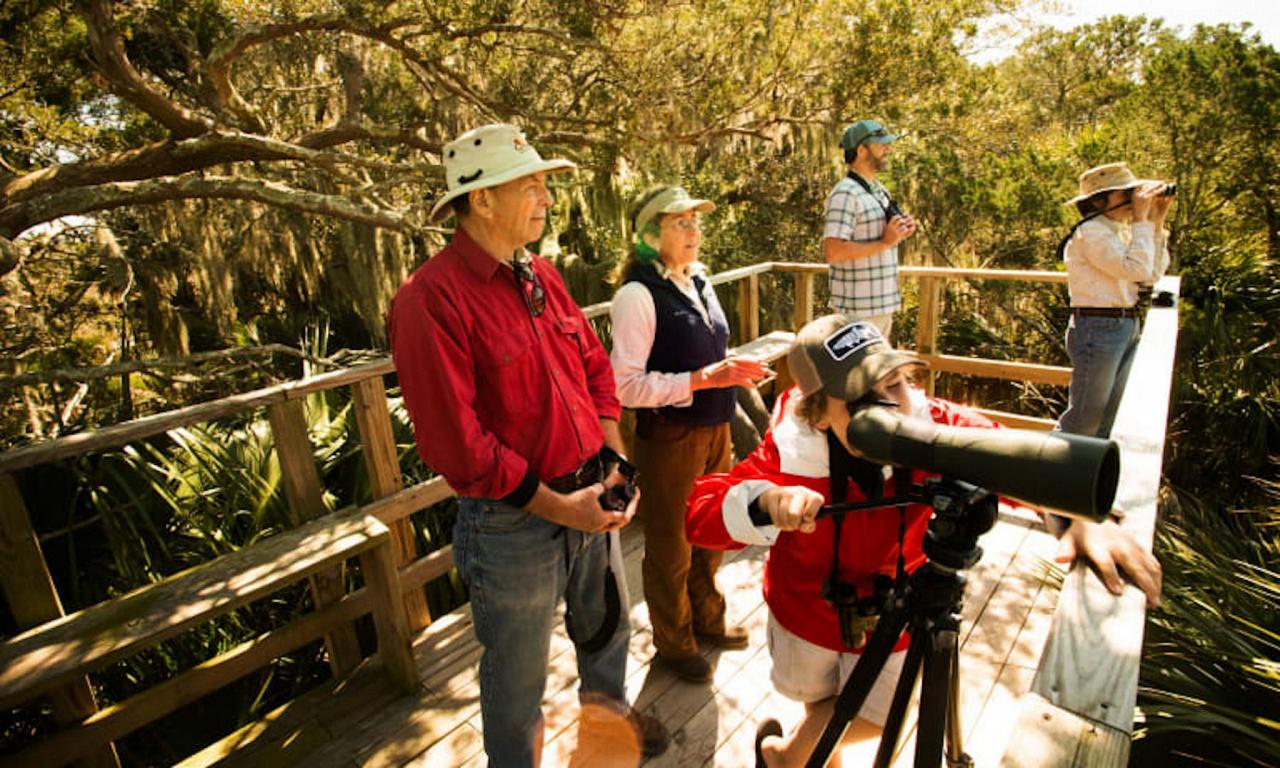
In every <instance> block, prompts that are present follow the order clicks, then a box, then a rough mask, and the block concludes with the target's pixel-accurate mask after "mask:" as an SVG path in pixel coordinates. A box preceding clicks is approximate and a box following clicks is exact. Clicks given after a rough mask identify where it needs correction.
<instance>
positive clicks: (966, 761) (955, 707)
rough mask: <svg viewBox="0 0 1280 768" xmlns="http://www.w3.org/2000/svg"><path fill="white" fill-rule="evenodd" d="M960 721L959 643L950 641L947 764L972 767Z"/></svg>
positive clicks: (951, 767) (956, 767) (952, 767)
mask: <svg viewBox="0 0 1280 768" xmlns="http://www.w3.org/2000/svg"><path fill="white" fill-rule="evenodd" d="M962 726H963V723H961V722H960V644H959V643H957V642H956V641H954V640H952V642H951V684H950V685H949V686H948V692H947V766H948V768H972V766H973V758H971V757H969V756H968V755H966V754H965V753H964V729H963V727H962Z"/></svg>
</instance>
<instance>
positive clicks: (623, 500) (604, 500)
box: [600, 447, 640, 512]
mask: <svg viewBox="0 0 1280 768" xmlns="http://www.w3.org/2000/svg"><path fill="white" fill-rule="evenodd" d="M600 464H601V469H602V472H601V475H602V477H601V478H600V479H601V480H606V479H608V477H609V475H610V474H612V472H613V468H614V467H617V468H618V472H619V473H620V474H621V475H622V477H623V478H624V482H622V483H619V484H618V485H614V486H610V487H609V488H605V489H604V493H602V494H600V506H601V507H602V508H604V509H607V510H609V511H610V512H625V511H626V509H627V505H628V504H630V503H631V500H632V499H634V498H635V497H636V490H637V489H636V479H637V478H639V477H640V471H639V470H637V469H636V465H634V464H632V463H631V462H629V461H627V460H626V459H624V458H623V457H622V456H621V455H620V454H619V453H618V452H617V451H615V450H613V449H612V448H608V447H605V448H602V449H600Z"/></svg>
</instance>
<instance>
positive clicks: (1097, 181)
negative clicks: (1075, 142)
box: [1065, 163, 1152, 205]
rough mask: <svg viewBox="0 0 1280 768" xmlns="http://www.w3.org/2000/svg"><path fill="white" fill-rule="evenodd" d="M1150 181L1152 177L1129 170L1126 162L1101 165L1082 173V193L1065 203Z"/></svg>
mask: <svg viewBox="0 0 1280 768" xmlns="http://www.w3.org/2000/svg"><path fill="white" fill-rule="evenodd" d="M1148 181H1152V179H1140V178H1138V177H1137V176H1135V175H1134V173H1133V171H1131V170H1129V166H1128V165H1126V164H1124V163H1107V164H1106V165H1099V166H1096V167H1093V168H1090V169H1089V170H1087V171H1085V172H1084V173H1082V174H1080V194H1078V195H1076V196H1075V197H1073V198H1071V199H1070V200H1068V201H1067V202H1066V203H1065V205H1073V204H1075V203H1078V202H1080V201H1081V200H1088V199H1089V198H1091V197H1093V196H1094V195H1096V194H1099V193H1101V192H1112V191H1114V190H1117V189H1133V188H1134V187H1140V186H1142V185H1143V184H1144V183H1146V182H1148Z"/></svg>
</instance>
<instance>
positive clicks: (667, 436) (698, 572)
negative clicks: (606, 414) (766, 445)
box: [635, 421, 732, 658]
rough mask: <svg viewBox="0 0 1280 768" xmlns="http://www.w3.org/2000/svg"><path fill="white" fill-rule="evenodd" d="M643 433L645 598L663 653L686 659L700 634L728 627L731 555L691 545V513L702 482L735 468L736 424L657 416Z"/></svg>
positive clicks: (639, 439) (639, 444)
mask: <svg viewBox="0 0 1280 768" xmlns="http://www.w3.org/2000/svg"><path fill="white" fill-rule="evenodd" d="M643 431H644V432H645V433H646V434H645V435H643V436H642V435H641V430H637V433H636V436H635V463H636V468H637V469H639V470H640V507H639V510H638V514H639V515H640V517H641V519H642V520H643V521H644V564H643V572H644V596H645V600H646V601H647V602H648V605H649V619H650V621H651V622H652V624H653V644H654V646H655V647H656V648H657V650H658V653H660V654H662V655H663V656H666V657H668V658H685V657H689V656H692V655H694V654H696V653H697V652H698V644H697V641H696V640H695V639H694V633H695V632H697V633H699V634H721V633H723V632H724V609H725V603H724V595H722V594H720V592H719V590H717V589H716V581H715V576H716V568H718V567H719V566H720V561H721V560H722V559H723V557H724V553H723V552H718V551H715V550H709V549H702V548H701V547H693V546H690V544H689V540H688V539H687V538H685V534H684V513H685V504H686V502H687V501H688V499H689V492H690V491H692V490H693V481H694V480H696V479H697V478H698V477H700V476H702V475H705V474H707V473H710V472H727V471H729V466H730V463H731V461H732V445H731V441H730V438H729V425H728V424H717V425H714V426H706V427H697V426H689V425H687V424H679V423H675V422H671V421H654V422H652V423H651V424H650V425H649V428H648V429H645V430H643Z"/></svg>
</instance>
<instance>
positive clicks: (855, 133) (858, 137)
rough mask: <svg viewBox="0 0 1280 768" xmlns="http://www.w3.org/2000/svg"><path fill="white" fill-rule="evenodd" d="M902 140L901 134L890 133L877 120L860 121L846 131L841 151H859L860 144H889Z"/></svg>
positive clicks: (841, 140) (841, 142) (842, 137)
mask: <svg viewBox="0 0 1280 768" xmlns="http://www.w3.org/2000/svg"><path fill="white" fill-rule="evenodd" d="M900 138H902V136H901V134H896V133H889V131H888V130H887V129H886V128H885V127H884V126H883V125H881V124H880V122H879V121H877V120H859V121H858V122H856V123H854V124H853V125H851V126H849V127H848V128H845V129H844V135H843V136H841V137H840V148H841V149H857V148H858V145H859V144H888V143H889V142H891V141H897V140H898V139H900Z"/></svg>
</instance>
